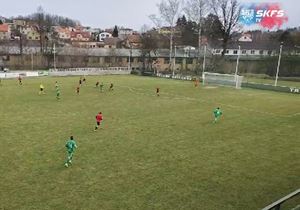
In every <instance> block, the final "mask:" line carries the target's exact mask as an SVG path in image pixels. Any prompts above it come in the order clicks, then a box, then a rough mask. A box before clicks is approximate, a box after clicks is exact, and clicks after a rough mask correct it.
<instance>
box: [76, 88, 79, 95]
mask: <svg viewBox="0 0 300 210" xmlns="http://www.w3.org/2000/svg"><path fill="white" fill-rule="evenodd" d="M79 91H80V86H77V88H76V93H77V95H79Z"/></svg>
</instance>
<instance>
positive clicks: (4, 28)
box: [0, 23, 10, 40]
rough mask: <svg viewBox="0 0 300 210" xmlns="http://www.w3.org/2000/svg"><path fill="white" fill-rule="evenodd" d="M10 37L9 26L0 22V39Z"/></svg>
mask: <svg viewBox="0 0 300 210" xmlns="http://www.w3.org/2000/svg"><path fill="white" fill-rule="evenodd" d="M9 39H10V27H9V25H8V24H5V23H4V24H0V40H9Z"/></svg>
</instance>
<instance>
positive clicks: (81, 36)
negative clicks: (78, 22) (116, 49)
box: [71, 31, 91, 42]
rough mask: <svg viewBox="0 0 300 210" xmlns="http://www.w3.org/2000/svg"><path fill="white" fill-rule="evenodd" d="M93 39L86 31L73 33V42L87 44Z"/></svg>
mask: <svg viewBox="0 0 300 210" xmlns="http://www.w3.org/2000/svg"><path fill="white" fill-rule="evenodd" d="M90 39H91V33H90V32H86V31H71V41H72V42H74V41H75V42H76V41H78V42H87V41H89V40H90Z"/></svg>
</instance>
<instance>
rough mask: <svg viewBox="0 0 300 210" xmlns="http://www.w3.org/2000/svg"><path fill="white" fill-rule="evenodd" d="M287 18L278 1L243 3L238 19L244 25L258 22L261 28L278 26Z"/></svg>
mask: <svg viewBox="0 0 300 210" xmlns="http://www.w3.org/2000/svg"><path fill="white" fill-rule="evenodd" d="M287 20H288V18H287V15H286V13H285V11H284V10H283V9H281V7H280V5H279V4H278V3H269V4H268V3H263V4H262V3H258V4H255V3H253V4H247V5H243V6H242V8H241V12H240V17H239V21H240V23H242V24H244V25H248V26H249V25H254V24H259V25H260V26H261V27H263V28H268V29H272V28H274V27H280V26H281V25H282V24H284V23H285V22H287Z"/></svg>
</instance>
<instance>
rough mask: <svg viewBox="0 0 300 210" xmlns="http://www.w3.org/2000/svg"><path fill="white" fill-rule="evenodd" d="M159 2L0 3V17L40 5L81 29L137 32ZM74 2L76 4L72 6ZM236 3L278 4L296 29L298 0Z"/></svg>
mask: <svg viewBox="0 0 300 210" xmlns="http://www.w3.org/2000/svg"><path fill="white" fill-rule="evenodd" d="M160 1H161V0H81V1H79V0H15V1H8V0H0V5H1V7H0V16H4V17H12V16H18V15H28V14H31V13H33V12H35V11H36V10H37V7H38V6H42V7H43V9H44V11H45V12H46V13H50V14H56V15H61V16H66V17H69V18H72V19H75V20H79V21H80V22H81V24H82V25H84V26H91V27H93V28H101V29H105V28H112V27H113V26H114V25H118V26H124V27H129V28H133V29H135V30H140V29H141V28H142V26H143V25H144V24H146V25H148V26H153V24H152V22H151V20H150V19H149V15H151V14H158V9H157V3H159V2H160ZM75 2H76V3H75ZM239 2H240V3H252V2H279V3H280V4H281V5H282V7H283V9H284V10H285V12H286V13H287V15H288V18H289V20H288V23H287V24H285V25H283V28H286V27H299V26H300V15H299V12H298V10H299V8H300V0H267V1H266V0H263V1H260V0H239Z"/></svg>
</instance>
